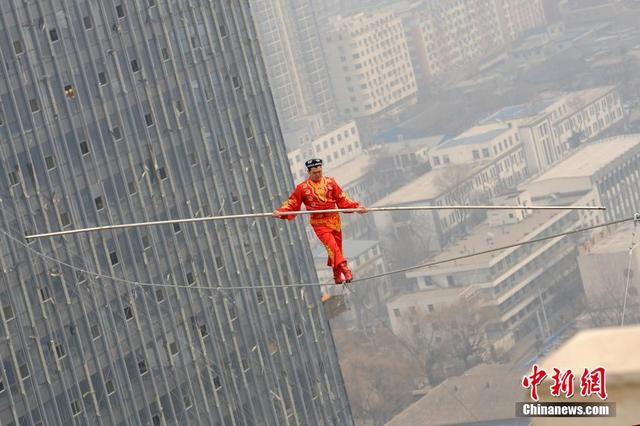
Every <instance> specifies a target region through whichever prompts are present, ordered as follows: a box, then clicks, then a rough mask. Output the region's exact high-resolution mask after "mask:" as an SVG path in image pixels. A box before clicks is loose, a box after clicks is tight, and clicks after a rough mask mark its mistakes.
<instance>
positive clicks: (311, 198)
mask: <svg viewBox="0 0 640 426" xmlns="http://www.w3.org/2000/svg"><path fill="white" fill-rule="evenodd" d="M302 203H304V205H305V207H306V208H307V210H331V209H335V208H336V206H337V208H340V209H357V208H360V207H362V206H361V205H360V204H359V203H356V202H355V201H353V200H351V199H350V198H349V196H348V195H347V194H346V192H344V191H342V189H341V188H340V186H339V185H338V183H337V182H336V181H335V179H333V178H331V177H327V176H323V177H322V178H321V179H320V181H318V182H314V181H313V180H311V179H307V180H305V181H304V182H302V183H300V184H298V185H297V186H296V189H295V190H294V191H293V193H292V194H291V196H290V197H289V199H288V200H287V201H285V202H284V203H283V204H282V206H281V207H280V208H279V209H278V211H279V212H292V211H299V210H300V207H301V206H302ZM310 216H311V218H310V223H311V226H312V227H313V230H314V231H315V233H316V235H317V236H318V238H319V239H320V241H322V244H323V245H324V247H325V248H326V249H327V254H328V260H327V265H328V266H331V267H333V272H334V276H336V273H337V274H339V273H340V268H341V267H342V266H343V264H344V263H345V262H346V259H345V258H344V256H343V255H342V229H341V224H340V213H337V212H332V213H317V214H312V215H310ZM280 217H281V218H282V219H287V220H293V219H295V217H296V215H283V216H280ZM344 266H346V264H345V265H344Z"/></svg>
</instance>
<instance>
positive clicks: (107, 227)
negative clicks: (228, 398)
mask: <svg viewBox="0 0 640 426" xmlns="http://www.w3.org/2000/svg"><path fill="white" fill-rule="evenodd" d="M402 210H412V211H418V210H606V207H602V206H404V207H368V208H367V211H368V212H390V211H402ZM357 211H358V209H329V210H300V211H297V212H286V213H283V214H284V215H303V214H318V213H334V212H338V213H355V212H357ZM271 216H272V213H245V214H233V215H227V216H209V217H196V218H190V219H170V220H157V221H154V222H139V223H123V224H120V225H104V226H95V227H93V228H81V229H70V230H68V231H57V232H48V233H45V234H34V235H27V236H25V238H26V239H27V240H30V239H35V238H45V237H57V236H60V235H70V234H79V233H82V232H97V231H108V230H112V229H123V228H136V227H142V226H156V225H170V224H174V223H195V222H209V221H213V220H230V219H251V218H256V217H271Z"/></svg>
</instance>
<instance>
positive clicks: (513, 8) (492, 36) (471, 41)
mask: <svg viewBox="0 0 640 426" xmlns="http://www.w3.org/2000/svg"><path fill="white" fill-rule="evenodd" d="M393 10H395V11H397V13H398V15H399V16H400V17H401V18H402V21H403V25H404V28H405V34H406V37H407V41H408V45H409V50H410V52H411V59H412V64H413V68H414V72H415V74H416V77H417V79H418V80H419V81H420V82H421V83H425V82H426V81H428V80H430V79H433V78H437V77H441V78H449V77H451V75H452V74H456V73H458V72H459V71H460V70H462V69H463V68H469V67H471V65H472V64H475V63H478V62H479V61H481V60H482V59H484V58H486V57H488V56H490V55H493V54H495V53H497V52H499V51H500V50H504V49H506V48H508V45H509V44H510V43H511V42H512V41H514V40H516V39H517V38H519V37H520V35H522V34H523V33H525V32H526V31H527V30H529V29H531V28H536V27H539V26H542V25H544V23H545V19H544V13H543V9H542V5H541V3H540V1H538V0H536V1H522V0H492V1H481V0H472V1H464V2H454V1H417V2H400V3H396V4H395V5H394V7H393Z"/></svg>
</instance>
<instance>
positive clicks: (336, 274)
mask: <svg viewBox="0 0 640 426" xmlns="http://www.w3.org/2000/svg"><path fill="white" fill-rule="evenodd" d="M333 282H335V283H336V284H342V283H343V282H344V278H342V269H341V268H340V267H339V266H338V267H337V268H333Z"/></svg>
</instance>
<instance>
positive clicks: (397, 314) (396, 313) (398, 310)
mask: <svg viewBox="0 0 640 426" xmlns="http://www.w3.org/2000/svg"><path fill="white" fill-rule="evenodd" d="M393 315H394V316H395V317H396V318H400V309H398V308H393Z"/></svg>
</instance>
